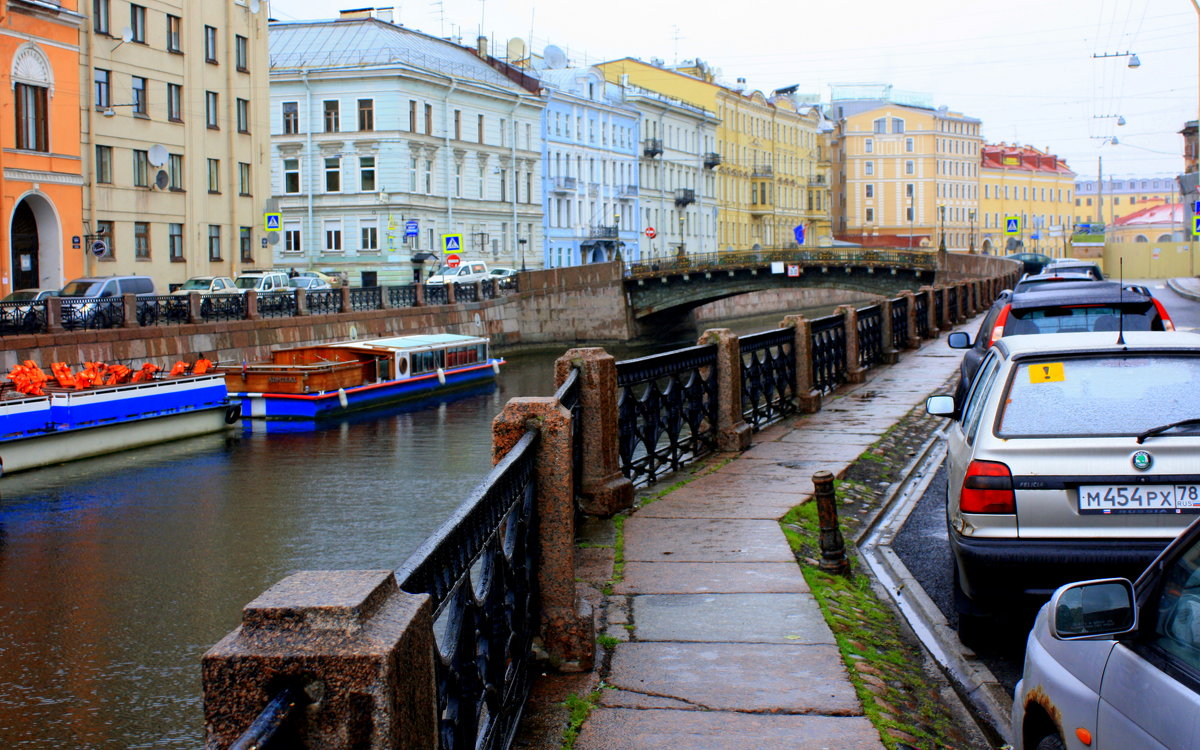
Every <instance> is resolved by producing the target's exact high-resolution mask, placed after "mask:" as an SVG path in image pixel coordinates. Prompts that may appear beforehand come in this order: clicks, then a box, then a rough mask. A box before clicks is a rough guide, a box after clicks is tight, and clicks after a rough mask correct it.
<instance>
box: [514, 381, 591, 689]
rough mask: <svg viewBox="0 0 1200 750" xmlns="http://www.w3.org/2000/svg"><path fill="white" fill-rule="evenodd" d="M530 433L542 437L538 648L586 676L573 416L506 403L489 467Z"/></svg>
mask: <svg viewBox="0 0 1200 750" xmlns="http://www.w3.org/2000/svg"><path fill="white" fill-rule="evenodd" d="M530 429H536V430H538V432H539V433H540V435H541V439H540V440H539V441H538V447H537V457H536V459H535V461H534V462H535V465H536V469H535V471H536V474H537V477H536V480H535V481H536V483H537V489H536V490H535V492H536V499H535V502H536V506H537V530H538V551H537V556H538V571H537V580H538V601H539V602H540V603H541V613H540V614H541V627H540V629H539V631H540V633H541V641H542V648H543V649H544V650H545V652H546V654H547V656H548V657H549V659H550V662H551V664H553V665H554V667H555V668H556V669H558V670H559V671H562V672H586V671H588V670H590V669H591V668H592V666H593V664H594V662H595V656H596V633H595V621H594V619H593V616H592V608H591V604H590V603H588V602H587V601H586V600H584V599H582V598H580V597H578V596H576V592H575V494H574V472H573V464H574V461H573V452H572V450H571V446H572V443H571V413H570V412H569V411H567V410H566V409H565V408H563V406H562V404H560V403H558V401H557V400H556V399H555V398H553V397H542V396H539V397H528V398H514V399H510V400H509V402H508V403H507V404H505V406H504V409H503V410H502V411H501V412H500V413H499V414H498V415H496V418H495V419H494V420H493V421H492V462H493V463H498V462H499V461H500V460H501V459H503V458H504V456H505V455H507V454H508V452H509V451H510V450H512V447H513V446H514V445H516V444H517V441H519V440H520V439H521V437H522V436H523V435H524V434H525V433H526V432H527V431H528V430H530Z"/></svg>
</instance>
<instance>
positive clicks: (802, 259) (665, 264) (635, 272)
mask: <svg viewBox="0 0 1200 750" xmlns="http://www.w3.org/2000/svg"><path fill="white" fill-rule="evenodd" d="M773 261H782V262H785V263H800V264H806V265H827V264H828V265H839V266H843V265H844V266H855V267H862V268H879V267H895V266H903V267H907V268H914V269H919V270H922V271H934V270H936V269H937V255H936V254H935V253H930V252H926V251H922V250H878V251H875V250H833V249H827V248H818V249H812V250H760V251H753V250H741V251H733V252H724V253H694V254H693V253H688V254H687V255H686V256H683V257H675V258H656V259H655V260H654V263H653V264H650V263H629V264H627V265H626V266H625V275H626V276H631V277H633V278H639V277H645V276H661V275H662V274H664V273H687V272H695V271H703V270H706V269H716V268H720V269H722V270H727V269H732V268H761V267H762V266H764V265H767V264H769V263H771V262H773Z"/></svg>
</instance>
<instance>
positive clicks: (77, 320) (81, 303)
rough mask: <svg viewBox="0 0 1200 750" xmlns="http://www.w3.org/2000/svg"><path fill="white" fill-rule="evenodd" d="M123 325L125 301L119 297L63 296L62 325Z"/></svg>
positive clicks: (74, 327) (110, 326)
mask: <svg viewBox="0 0 1200 750" xmlns="http://www.w3.org/2000/svg"><path fill="white" fill-rule="evenodd" d="M121 325H125V302H124V300H122V299H121V298H120V297H64V298H63V300H62V327H63V328H65V329H67V330H68V331H75V330H79V329H81V328H113V327H115V326H121Z"/></svg>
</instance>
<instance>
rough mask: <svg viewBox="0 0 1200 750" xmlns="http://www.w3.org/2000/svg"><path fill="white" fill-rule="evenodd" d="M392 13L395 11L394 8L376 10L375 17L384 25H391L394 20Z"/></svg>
mask: <svg viewBox="0 0 1200 750" xmlns="http://www.w3.org/2000/svg"><path fill="white" fill-rule="evenodd" d="M393 11H395V8H394V7H384V8H376V9H375V17H376V18H378V19H379V20H380V21H383V22H384V23H392V22H393V20H394V19H395V16H394V15H393Z"/></svg>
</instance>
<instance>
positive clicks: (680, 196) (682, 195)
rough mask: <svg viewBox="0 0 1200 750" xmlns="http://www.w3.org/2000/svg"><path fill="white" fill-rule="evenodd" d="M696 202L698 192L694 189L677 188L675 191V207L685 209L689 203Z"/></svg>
mask: <svg viewBox="0 0 1200 750" xmlns="http://www.w3.org/2000/svg"><path fill="white" fill-rule="evenodd" d="M695 202H696V191H695V190H693V189H692V188H676V190H675V206H676V208H683V207H684V206H686V205H688V204H689V203H695Z"/></svg>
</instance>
